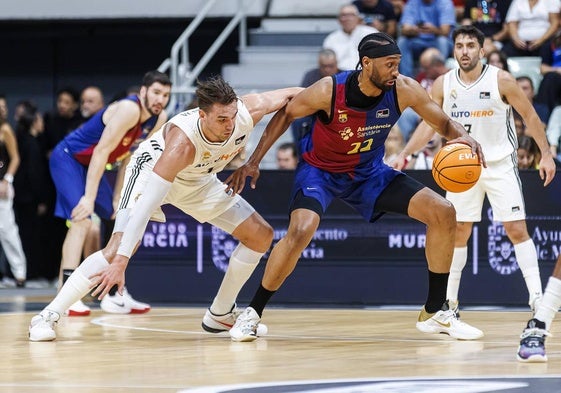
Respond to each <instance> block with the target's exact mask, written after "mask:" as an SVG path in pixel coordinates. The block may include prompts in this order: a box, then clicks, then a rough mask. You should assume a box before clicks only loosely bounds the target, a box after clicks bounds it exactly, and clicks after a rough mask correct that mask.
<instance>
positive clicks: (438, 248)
mask: <svg viewBox="0 0 561 393" xmlns="http://www.w3.org/2000/svg"><path fill="white" fill-rule="evenodd" d="M358 52H359V58H360V63H359V64H360V66H361V68H360V69H358V70H356V71H345V72H342V73H339V74H336V75H334V76H331V77H325V78H323V79H321V80H319V81H318V82H316V83H315V84H313V85H312V86H310V87H308V88H306V89H305V90H304V91H302V92H301V93H300V94H298V95H297V96H296V97H295V98H294V99H293V100H292V101H291V102H290V103H289V104H288V105H287V107H286V109H285V110H283V111H279V112H278V113H277V114H276V115H275V116H274V117H273V119H271V122H270V123H269V124H268V126H267V128H266V130H265V132H264V133H263V137H262V138H261V140H260V142H259V144H258V146H257V148H256V149H255V152H254V153H253V154H252V156H251V157H250V159H249V160H248V162H247V163H246V164H245V165H244V166H242V167H241V168H239V169H238V170H237V171H236V172H234V173H233V174H232V176H231V177H230V178H229V179H227V183H228V184H229V185H230V187H231V188H232V189H233V190H234V191H235V192H238V193H239V192H241V190H242V189H243V186H244V182H245V178H246V177H247V176H250V177H252V178H253V179H252V181H251V186H252V187H255V183H256V181H257V178H258V177H259V162H260V161H261V159H262V158H263V156H264V155H265V152H266V151H267V150H268V149H269V148H270V147H271V145H272V144H273V142H274V141H275V140H276V139H277V138H278V137H279V136H280V135H281V134H282V133H283V132H284V131H285V130H286V128H287V127H288V125H289V124H290V122H291V121H292V120H294V119H295V118H300V117H303V116H308V115H312V114H315V116H314V118H313V122H312V125H311V131H310V133H309V134H307V135H305V136H304V137H303V138H302V140H301V142H300V151H301V152H302V163H301V164H300V165H299V167H298V169H297V170H296V174H295V182H294V186H293V190H292V197H291V198H292V199H291V203H290V224H289V227H288V232H287V234H286V236H285V237H284V238H283V239H282V240H280V241H279V242H278V243H277V244H276V245H275V247H274V248H273V251H272V253H271V255H270V257H269V260H268V262H267V267H266V269H265V274H264V277H263V280H262V283H261V286H260V287H259V289H258V290H257V292H256V294H255V296H254V298H253V300H252V301H251V303H250V306H249V307H248V308H247V309H246V310H245V311H244V313H242V314H241V315H240V316H239V317H238V320H237V322H236V325H235V326H234V327H233V328H232V329H231V330H230V335H231V337H232V339H233V340H236V341H252V340H254V339H255V338H256V333H255V331H256V326H257V324H258V323H259V321H260V318H261V315H262V313H263V309H264V307H265V305H266V304H267V302H268V301H269V299H270V297H271V296H272V295H273V294H274V292H275V291H276V290H278V289H279V287H280V286H281V285H282V283H283V282H284V280H285V279H286V277H287V276H288V275H289V274H290V273H291V272H292V270H293V269H294V268H295V266H296V263H297V261H298V258H299V257H300V255H301V253H302V251H303V250H304V249H305V247H306V246H307V245H308V243H309V242H310V240H311V239H312V237H313V235H314V232H315V231H316V229H317V228H318V226H319V223H320V220H321V216H322V214H323V213H324V212H325V210H326V209H327V207H328V206H329V204H330V203H331V201H332V200H333V199H334V198H340V199H342V200H343V201H345V202H347V203H348V204H349V205H351V206H353V207H354V208H355V209H356V210H357V211H358V212H359V213H360V214H361V215H362V216H363V217H364V218H365V219H366V220H368V221H371V222H372V221H375V220H376V218H377V217H379V215H380V214H381V213H384V212H393V213H399V214H404V215H408V216H410V217H412V218H414V219H416V220H419V221H421V222H423V223H424V224H426V225H427V245H426V258H427V262H428V269H429V272H428V275H429V293H428V297H427V301H426V303H425V306H424V307H423V310H422V311H421V314H420V315H419V320H418V322H417V328H418V329H419V330H421V331H423V332H426V333H447V334H449V335H450V336H452V337H455V338H459V339H467V340H469V339H476V338H479V337H481V332H480V331H479V330H477V329H474V328H472V327H471V326H469V325H467V324H465V323H463V322H461V321H459V320H458V319H457V318H456V316H455V314H454V313H453V312H452V311H451V310H449V309H448V305H447V303H446V283H447V281H448V274H449V272H450V263H451V260H452V251H453V249H454V229H455V226H456V219H455V211H454V208H453V206H452V205H451V204H450V203H449V202H448V201H446V200H445V199H444V198H442V197H441V196H440V195H438V194H437V193H435V192H434V191H432V190H430V189H429V188H427V187H425V186H424V185H422V184H420V183H418V182H417V181H415V180H414V179H412V178H410V177H408V176H407V175H405V174H403V173H401V172H399V171H396V170H394V169H392V168H391V167H389V166H387V165H386V164H384V162H383V160H382V159H383V157H384V141H385V140H386V137H387V135H388V133H389V131H390V129H391V127H392V126H393V125H394V124H395V122H396V121H397V119H398V118H399V116H400V114H401V112H402V111H403V110H404V109H405V108H407V107H411V108H413V109H414V110H415V111H416V112H417V113H418V114H419V115H420V116H421V117H422V118H424V119H425V120H426V121H427V122H428V123H429V124H431V125H432V126H433V127H434V128H435V129H436V130H437V131H438V132H439V133H440V134H441V135H442V136H443V137H445V138H446V139H457V140H458V141H463V142H464V143H467V144H469V145H470V146H471V147H472V149H473V151H474V152H476V153H477V154H478V155H480V154H481V149H480V147H479V145H478V143H477V142H476V141H475V140H473V138H471V137H470V136H468V135H467V133H466V132H465V130H464V128H463V127H462V126H461V125H460V124H458V123H456V122H454V121H452V120H451V119H450V118H449V117H448V116H446V115H445V114H444V112H442V110H441V109H440V108H439V107H438V105H436V104H435V103H434V102H433V101H432V100H431V99H430V97H429V96H428V95H427V93H426V92H425V90H424V89H423V88H422V87H421V86H420V85H419V84H418V83H417V82H416V81H414V80H413V79H411V78H408V77H405V76H402V75H400V74H399V71H398V66H399V62H400V59H401V52H400V50H399V48H398V46H397V44H396V43H395V41H394V39H393V38H392V37H390V36H389V35H387V34H385V33H374V34H369V35H367V36H366V37H364V38H363V39H362V41H361V42H360V44H359V46H358ZM480 157H481V156H480Z"/></svg>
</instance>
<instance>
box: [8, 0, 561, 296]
mask: <svg viewBox="0 0 561 393" xmlns="http://www.w3.org/2000/svg"><path fill="white" fill-rule="evenodd" d="M560 11H561V2H560V0H499V1H485V0H465V1H463V0H355V1H352V2H349V3H348V4H346V5H344V6H342V7H341V8H340V9H339V13H338V21H339V24H340V28H339V29H337V30H336V31H333V32H332V33H330V34H329V35H328V36H327V37H326V38H325V40H324V42H323V45H322V46H323V47H322V48H321V50H320V51H319V53H318V67H317V68H315V69H313V70H310V71H309V72H307V73H306V74H305V75H304V76H303V80H302V83H301V85H302V86H304V87H307V86H309V85H311V84H313V83H314V82H316V81H317V80H319V79H320V78H322V77H325V76H329V75H333V74H335V73H337V72H339V71H341V70H348V69H355V68H356V65H357V63H358V61H359V59H358V54H357V53H358V51H357V50H356V48H357V45H358V43H359V42H360V40H361V39H362V37H364V36H365V35H367V34H369V33H371V32H376V31H383V32H386V33H388V34H389V35H391V36H393V37H395V38H396V39H397V40H398V44H399V47H400V49H401V51H402V61H401V65H400V72H401V73H402V74H404V75H406V76H409V77H412V78H414V79H416V80H417V81H419V82H420V84H421V85H422V86H423V87H424V88H425V89H426V90H427V92H429V94H430V89H431V86H432V83H433V82H434V80H435V79H436V78H437V77H438V76H440V75H443V74H444V73H446V72H447V71H449V70H450V68H453V67H455V66H456V65H455V64H454V62H453V61H452V62H451V61H450V60H451V59H450V58H449V57H450V55H451V53H452V41H451V32H452V31H453V29H454V27H455V26H457V25H460V24H462V25H465V24H471V25H474V26H476V27H477V28H479V29H480V30H481V31H482V32H483V33H484V34H485V36H486V37H487V38H486V41H485V48H484V50H485V54H486V58H485V61H486V63H487V64H492V65H494V66H497V67H500V68H502V69H505V70H507V71H508V70H509V65H508V61H507V57H510V58H512V57H535V58H539V59H540V61H539V64H540V65H539V66H536V69H534V70H529V73H528V75H523V74H520V75H518V76H517V80H518V82H519V85H520V87H521V89H522V90H523V91H524V92H525V93H526V95H527V97H528V99H529V100H530V101H531V102H532V104H533V105H534V108H535V109H536V112H537V113H538V115H539V116H540V118H541V119H542V122H543V123H544V126H545V127H546V130H547V136H548V141H549V143H550V145H551V149H552V152H553V153H554V157H559V151H558V146H559V139H560V137H561V29H560V28H559V17H560ZM535 75H539V78H536V77H535ZM134 92H135V88H134V87H132V88H130V89H128V90H127V91H126V92H123V94H122V95H119V97H113V98H112V99H111V100H109V102H112V101H114V100H115V99H118V98H121V97H123V96H125V95H127V94H130V93H134ZM8 104H9V103H8V102H6V98H5V97H4V96H1V95H0V179H3V180H2V181H1V182H0V197H1V196H2V192H4V191H2V190H6V191H5V192H6V193H7V192H8V191H9V190H12V189H13V215H14V217H15V221H16V223H17V226H18V228H19V237H20V239H21V248H22V249H23V252H24V254H25V259H26V270H27V273H26V277H17V275H18V274H17V273H15V271H16V270H17V269H16V268H14V266H13V264H12V262H11V261H8V260H7V258H6V255H7V254H9V253H6V252H2V253H0V273H1V274H2V277H3V278H2V281H0V286H23V285H27V286H33V285H36V286H45V285H53V284H52V283H53V282H55V281H56V280H58V273H59V266H60V260H61V249H62V242H63V240H64V237H65V233H66V230H67V223H66V222H65V221H64V220H61V219H58V218H56V217H54V214H53V209H54V202H55V200H54V199H55V191H54V185H53V182H52V179H51V177H50V173H49V169H48V159H49V155H50V152H51V150H52V149H53V148H54V146H56V144H57V143H58V142H59V141H60V140H61V139H62V138H64V136H66V135H67V134H68V133H69V132H71V131H72V130H74V129H76V128H77V127H79V126H80V125H81V124H82V123H84V122H85V121H86V120H87V119H89V118H90V117H91V116H92V115H93V114H95V113H96V112H97V111H99V110H100V109H102V108H103V107H104V105H105V99H104V96H103V93H102V91H101V90H100V89H99V88H97V87H95V86H89V87H86V88H84V89H83V90H82V91H81V92H78V91H77V90H76V89H74V88H72V87H68V88H62V89H60V90H59V91H58V92H57V95H56V107H55V108H54V109H53V110H51V111H47V112H46V113H44V114H42V113H41V111H40V109H39V108H37V107H36V105H35V104H34V103H33V100H32V99H30V100H26V101H22V102H18V103H10V104H12V105H13V107H12V108H11V109H12V111H11V113H12V115H11V116H10V111H9V110H8ZM419 121H420V119H419V116H418V115H417V114H416V113H415V112H414V111H412V110H407V111H406V112H404V113H403V115H402V116H401V118H400V120H399V122H398V123H397V124H396V125H395V126H394V129H392V132H391V133H390V135H389V136H388V139H387V141H386V160H387V161H389V160H391V158H392V157H393V156H394V155H395V154H397V153H398V152H399V151H401V149H403V147H404V146H405V143H406V142H407V140H408V139H409V137H410V136H411V134H412V133H413V132H414V131H415V128H416V127H417V125H418V123H419ZM515 121H516V124H517V133H518V138H519V140H518V143H519V150H518V160H519V168H521V169H536V168H537V163H538V162H539V149H537V146H536V144H535V142H534V141H533V140H532V138H530V137H529V136H527V135H525V125H524V123H523V122H522V121H521V119H520V117H519V116H516V114H515ZM310 122H311V119H308V118H304V119H298V120H297V121H295V122H294V124H293V125H292V135H293V139H294V143H290V144H285V145H282V146H279V148H278V152H277V160H278V167H279V169H293V168H294V167H295V165H296V164H297V158H298V157H297V154H296V151H297V149H296V146H297V140H298V139H299V137H300V136H301V135H302V134H303V133H305V132H307V131H308V130H309V126H310ZM6 135H8V136H6ZM10 136H14V137H15V138H14V139H15V141H16V142H17V155H16V156H14V154H13V149H11V148H10V146H11V145H12V142H10V141H11V139H10V138H9V137H10ZM442 143H443V141H442V140H441V139H440V138H438V137H435V138H433V140H431V141H430V142H429V143H428V144H427V146H426V147H425V148H424V149H423V150H422V151H420V152H418V153H417V154H415V155H414V156H412V157H411V158H410V160H409V163H408V166H407V169H430V168H431V165H432V157H433V156H434V154H436V152H437V151H438V149H440V147H441V146H442ZM10 152H11V153H12V154H10ZM10 160H12V161H13V160H16V161H19V166H18V168H17V171H16V172H15V174H14V175H13V179H12V176H11V174H10V173H8V171H9V163H10ZM236 162H240V163H241V162H243V157H240V160H238V161H236ZM108 169H109V170H111V169H112V168H108ZM0 214H4V213H2V211H1V210H0ZM0 220H3V221H4V222H7V221H6V219H5V218H4V217H0ZM94 228H95V229H94V230H93V231H92V233H91V236H89V239H88V241H87V245H86V247H85V249H84V255H89V253H91V252H92V251H95V250H97V249H99V247H100V243H99V242H100V236H101V235H100V231H102V230H103V228H101V229H100V228H99V226H97V227H94ZM2 231H3V228H2V226H1V225H0V235H2V236H4V235H3V234H2V233H3V232H2ZM2 236H0V240H2V246H3V248H4V249H6V248H7V247H8V248H10V249H9V251H12V249H11V247H12V245H11V244H10V243H9V242H6V241H5V239H4V238H3V237H2ZM16 248H17V247H16ZM8 266H9V268H8ZM26 282H27V283H26Z"/></svg>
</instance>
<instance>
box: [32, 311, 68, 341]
mask: <svg viewBox="0 0 561 393" xmlns="http://www.w3.org/2000/svg"><path fill="white" fill-rule="evenodd" d="M59 319H60V315H58V313H56V312H53V311H48V310H45V311H42V312H41V314H37V315H35V316H34V317H33V318H31V323H30V324H29V340H30V341H53V340H54V339H56V332H55V326H56V324H57V322H58V320H59Z"/></svg>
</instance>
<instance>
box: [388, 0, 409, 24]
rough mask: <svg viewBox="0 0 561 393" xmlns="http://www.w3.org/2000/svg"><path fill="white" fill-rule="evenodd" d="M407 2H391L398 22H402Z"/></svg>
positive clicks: (401, 0)
mask: <svg viewBox="0 0 561 393" xmlns="http://www.w3.org/2000/svg"><path fill="white" fill-rule="evenodd" d="M406 1H407V0H390V3H392V5H393V12H394V14H395V17H396V19H397V21H398V22H399V21H400V20H401V14H403V7H405V3H406Z"/></svg>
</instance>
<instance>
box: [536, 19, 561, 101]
mask: <svg viewBox="0 0 561 393" xmlns="http://www.w3.org/2000/svg"><path fill="white" fill-rule="evenodd" d="M541 57H542V64H541V66H540V72H541V73H542V75H543V80H542V82H541V83H540V87H539V89H538V94H537V96H536V101H538V102H542V103H544V104H546V105H547V107H548V108H549V110H550V111H553V109H554V108H555V107H557V106H558V105H561V29H558V30H557V32H556V33H555V35H554V36H553V38H552V39H551V41H550V44H549V45H544V46H542V53H541Z"/></svg>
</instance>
